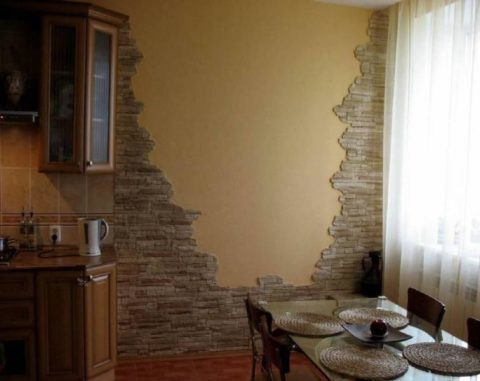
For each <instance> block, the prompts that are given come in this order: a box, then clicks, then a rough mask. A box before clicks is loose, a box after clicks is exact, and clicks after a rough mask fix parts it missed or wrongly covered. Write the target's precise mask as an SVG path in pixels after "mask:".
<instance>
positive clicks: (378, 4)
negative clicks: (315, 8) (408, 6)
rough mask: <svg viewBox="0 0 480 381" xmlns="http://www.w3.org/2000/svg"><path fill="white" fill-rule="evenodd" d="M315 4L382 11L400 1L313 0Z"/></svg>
mask: <svg viewBox="0 0 480 381" xmlns="http://www.w3.org/2000/svg"><path fill="white" fill-rule="evenodd" d="M314 1H316V2H322V3H331V4H338V5H347V6H351V7H358V8H369V9H382V8H387V7H389V6H390V5H392V4H395V3H398V2H399V1H400V0H314Z"/></svg>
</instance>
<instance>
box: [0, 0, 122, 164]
mask: <svg viewBox="0 0 480 381" xmlns="http://www.w3.org/2000/svg"><path fill="white" fill-rule="evenodd" d="M16 19H18V20H19V21H18V22H17V23H12V20H16ZM127 19H128V18H127V17H126V16H125V15H122V14H120V13H117V12H113V11H110V10H107V9H105V8H101V7H97V6H95V5H92V4H89V3H81V2H72V1H58V0H57V1H55V0H22V1H18V0H2V1H1V2H0V31H2V33H4V32H3V30H4V29H5V28H6V30H7V32H8V31H9V29H8V28H10V29H12V28H17V29H18V28H20V27H21V28H22V29H21V30H22V31H23V32H22V33H23V35H25V36H31V37H30V39H33V38H35V41H36V44H35V46H36V49H35V51H33V50H32V49H26V48H24V49H23V50H22V51H21V53H22V57H23V56H25V57H26V58H25V59H24V61H26V62H35V63H38V62H40V65H35V67H37V66H41V69H40V70H39V71H40V73H39V75H37V73H33V74H35V75H37V76H39V82H40V84H39V87H40V90H39V91H38V92H36V91H35V92H33V90H32V91H30V93H35V94H37V93H38V95H36V96H33V95H32V96H31V98H35V99H34V100H32V101H28V102H26V101H27V100H29V99H27V97H26V96H25V97H23V98H25V102H23V103H25V104H24V105H22V106H23V107H24V108H25V107H37V104H38V112H37V110H33V111H31V112H29V113H27V112H26V111H22V110H23V109H22V110H20V109H19V110H16V109H15V110H14V111H12V110H2V107H3V106H5V107H6V106H11V105H10V104H8V102H7V101H5V102H4V99H7V94H3V93H2V91H3V90H2V89H0V122H1V123H6V122H7V121H8V118H16V119H14V120H17V119H18V118H20V117H25V115H24V114H26V117H29V118H32V115H35V118H36V115H38V117H39V125H40V129H41V134H40V136H41V144H40V146H41V150H40V164H39V170H40V171H43V172H80V173H83V172H85V173H96V172H97V173H98V172H100V173H106V172H113V171H114V150H115V147H114V141H115V105H116V75H117V45H118V28H119V27H120V26H121V25H123V23H124V22H125V21H126V20H127ZM25 20H26V21H25ZM29 23H30V24H32V27H31V28H28V27H27V26H28V24H29ZM17 24H18V25H17ZM25 25H27V26H25ZM39 25H41V33H35V32H36V31H37V30H38V26H39ZM14 32H15V33H17V34H18V32H16V31H15V30H14ZM4 34H6V35H8V33H4ZM10 34H11V33H10ZM36 34H41V38H40V39H39V38H38V36H37V35H36ZM7 37H8V36H7ZM7 37H5V40H6V42H5V43H7V42H8V41H10V40H8V38H7ZM25 39H27V38H25ZM0 42H1V41H0ZM13 45H14V44H13ZM23 45H26V43H25V44H23ZM23 45H22V46H23ZM14 47H15V49H17V48H18V47H17V46H14ZM38 47H40V48H38ZM38 51H39V52H38ZM0 61H1V60H0ZM0 64H1V62H0ZM12 65H13V64H12ZM12 65H10V66H12ZM25 65H26V64H24V65H23V66H25ZM0 69H1V65H0ZM13 69H14V71H15V72H17V76H22V77H25V78H27V77H28V80H29V81H30V82H33V81H32V79H34V75H33V74H32V73H30V72H28V73H27V69H25V68H23V67H18V68H15V67H14V68H13ZM13 69H12V68H9V70H13ZM32 70H33V69H32ZM32 70H30V71H32ZM37 70H38V69H37ZM18 73H20V74H21V75H20V74H18ZM27 74H28V75H27ZM30 93H29V94H30ZM29 94H27V95H29ZM37 98H39V99H37ZM4 103H5V105H4ZM19 107H20V104H19V105H17V107H16V108H19ZM12 113H13V114H14V115H11V114H12ZM35 118H34V119H35Z"/></svg>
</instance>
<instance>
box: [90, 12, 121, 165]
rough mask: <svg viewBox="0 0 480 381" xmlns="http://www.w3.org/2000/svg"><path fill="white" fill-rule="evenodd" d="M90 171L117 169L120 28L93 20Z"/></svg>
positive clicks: (91, 36)
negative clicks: (118, 32) (117, 63)
mask: <svg viewBox="0 0 480 381" xmlns="http://www.w3.org/2000/svg"><path fill="white" fill-rule="evenodd" d="M88 29H89V30H88V39H89V41H88V46H89V52H88V56H89V59H88V73H87V76H88V77H87V94H88V96H87V102H88V104H87V113H86V115H87V123H86V150H85V152H86V155H85V156H86V157H85V159H86V163H85V164H86V167H85V170H86V171H87V172H111V171H113V168H114V163H113V161H114V158H113V152H114V150H113V148H114V147H113V146H114V131H115V102H116V98H115V85H116V78H115V77H116V59H117V28H115V27H113V26H111V25H108V24H104V23H102V22H99V21H93V20H91V21H90V22H89V28H88Z"/></svg>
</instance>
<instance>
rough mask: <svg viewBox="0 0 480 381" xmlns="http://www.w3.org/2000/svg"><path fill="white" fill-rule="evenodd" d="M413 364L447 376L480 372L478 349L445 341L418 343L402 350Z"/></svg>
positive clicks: (470, 374)
mask: <svg viewBox="0 0 480 381" xmlns="http://www.w3.org/2000/svg"><path fill="white" fill-rule="evenodd" d="M403 356H404V357H405V358H406V359H407V360H408V361H409V362H410V363H411V364H412V365H414V366H416V367H418V368H421V369H426V370H430V371H432V372H433V373H438V374H444V375H448V376H473V375H475V374H480V351H478V350H473V349H467V348H463V347H460V346H458V345H453V344H446V343H418V344H412V345H409V346H408V347H406V348H405V349H404V350H403Z"/></svg>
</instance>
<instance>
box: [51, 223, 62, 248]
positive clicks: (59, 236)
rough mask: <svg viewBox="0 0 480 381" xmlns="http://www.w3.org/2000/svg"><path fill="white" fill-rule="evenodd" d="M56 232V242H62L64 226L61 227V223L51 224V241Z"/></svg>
mask: <svg viewBox="0 0 480 381" xmlns="http://www.w3.org/2000/svg"><path fill="white" fill-rule="evenodd" d="M54 234H55V235H56V236H57V240H56V242H55V243H56V244H59V243H60V242H62V228H61V227H60V225H50V242H52V243H53V239H52V236H53V235H54Z"/></svg>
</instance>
